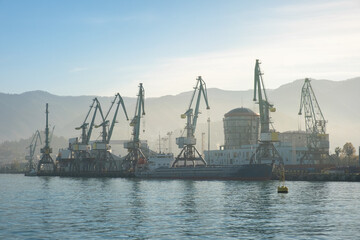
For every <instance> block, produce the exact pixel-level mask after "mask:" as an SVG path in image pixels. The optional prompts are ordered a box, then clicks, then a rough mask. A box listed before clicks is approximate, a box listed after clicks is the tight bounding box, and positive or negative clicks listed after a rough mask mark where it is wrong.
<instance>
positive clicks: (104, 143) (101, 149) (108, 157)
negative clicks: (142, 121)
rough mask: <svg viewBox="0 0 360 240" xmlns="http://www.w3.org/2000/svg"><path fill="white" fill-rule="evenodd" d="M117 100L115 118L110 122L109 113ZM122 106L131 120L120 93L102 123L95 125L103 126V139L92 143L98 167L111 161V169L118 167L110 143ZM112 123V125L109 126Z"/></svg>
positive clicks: (127, 118) (96, 126) (102, 166)
mask: <svg viewBox="0 0 360 240" xmlns="http://www.w3.org/2000/svg"><path fill="white" fill-rule="evenodd" d="M116 101H117V105H116V109H115V113H114V116H113V119H112V121H111V124H110V120H108V117H109V114H110V112H111V110H112V108H113V106H114V104H115V102H116ZM120 105H121V106H122V109H123V110H124V113H125V116H126V120H129V117H128V115H127V112H126V108H125V104H124V100H123V98H122V97H121V95H120V94H119V93H117V94H116V95H115V98H114V100H113V101H112V102H111V105H110V108H109V110H108V112H107V113H106V115H105V117H104V120H103V122H102V123H101V124H99V125H95V128H99V127H102V134H101V135H102V140H101V141H96V142H94V143H93V145H92V152H93V153H94V156H95V159H96V160H97V162H98V164H97V167H96V168H97V169H104V168H106V166H104V164H106V163H109V166H108V169H109V170H111V169H112V168H113V167H115V169H117V165H116V162H115V161H114V158H113V155H112V154H111V153H110V150H111V147H110V145H109V143H110V140H111V136H112V134H113V130H114V127H115V124H116V123H117V121H116V118H117V115H118V112H119V107H120ZM109 125H110V126H109Z"/></svg>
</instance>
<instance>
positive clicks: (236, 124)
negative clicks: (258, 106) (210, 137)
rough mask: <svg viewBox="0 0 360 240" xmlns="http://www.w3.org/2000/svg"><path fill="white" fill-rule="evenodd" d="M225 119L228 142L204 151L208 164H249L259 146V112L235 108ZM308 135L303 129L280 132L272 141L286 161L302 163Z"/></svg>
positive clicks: (225, 134)
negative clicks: (218, 147) (274, 140)
mask: <svg viewBox="0 0 360 240" xmlns="http://www.w3.org/2000/svg"><path fill="white" fill-rule="evenodd" d="M223 122H224V136H225V139H224V142H225V144H224V145H223V146H221V147H220V149H218V150H211V151H205V159H206V161H207V163H208V164H209V165H228V164H230V165H232V164H233V165H241V164H248V163H249V162H250V158H251V156H253V155H254V154H255V152H256V149H257V148H258V146H259V144H258V139H259V136H260V117H259V114H257V113H255V112H253V111H252V110H250V109H248V108H244V107H241V108H235V109H233V110H231V111H229V112H227V113H226V114H225V115H224V119H223ZM308 135H309V134H308V133H306V132H304V131H287V132H283V133H280V134H279V141H278V142H274V143H273V144H274V147H275V148H276V149H277V151H278V152H279V154H280V156H281V157H282V159H283V162H284V164H286V165H289V164H300V163H301V160H302V158H303V156H304V154H305V153H306V152H307V151H308V148H307V139H308ZM255 158H256V156H255Z"/></svg>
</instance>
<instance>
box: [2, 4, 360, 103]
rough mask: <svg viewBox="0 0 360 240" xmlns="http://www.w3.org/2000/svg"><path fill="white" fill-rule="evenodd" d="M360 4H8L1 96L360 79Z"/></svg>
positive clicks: (158, 92) (162, 91) (151, 92)
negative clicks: (260, 78) (259, 74)
mask: <svg viewBox="0 0 360 240" xmlns="http://www.w3.org/2000/svg"><path fill="white" fill-rule="evenodd" d="M359 13H360V1H358V0H354V1H347V0H344V1H341V0H337V1H321V0H315V1H314V0H311V1H306V0H304V1H291V0H283V1H281V0H273V1H265V0H264V1H260V0H259V1H238V0H226V1H220V0H217V1H213V0H171V1H167V0H162V1H159V0H151V1H149V0H143V1H140V0H131V1H130V0H128V1H122V0H117V1H111V0H106V1H100V0H98V1H92V0H77V1H67V0H61V1H60V0H59V1H57V0H53V1H47V0H43V1H40V0H32V1H25V0H23V1H19V0H0V83H1V87H0V92H2V93H22V92H26V91H33V90H43V91H47V92H50V93H52V94H56V95H64V96H69V95H71V96H78V95H99V96H112V95H114V94H115V93H116V92H119V93H120V94H121V95H122V96H127V97H135V96H136V93H137V91H138V85H139V83H140V82H142V83H143V85H144V88H145V92H146V97H159V96H163V95H175V94H178V93H181V92H184V91H191V90H192V88H193V87H194V86H195V84H196V78H197V76H202V78H203V79H204V80H205V82H206V84H207V87H208V88H220V89H224V90H248V89H252V88H253V73H254V66H255V60H256V59H260V60H261V61H262V65H261V68H262V70H263V72H264V81H265V85H266V88H269V89H274V88H277V87H279V86H281V85H283V84H286V83H289V82H292V81H294V80H297V79H303V78H305V77H310V78H314V79H328V80H335V81H339V80H346V79H350V78H354V77H358V76H360V44H359V43H360V14H359Z"/></svg>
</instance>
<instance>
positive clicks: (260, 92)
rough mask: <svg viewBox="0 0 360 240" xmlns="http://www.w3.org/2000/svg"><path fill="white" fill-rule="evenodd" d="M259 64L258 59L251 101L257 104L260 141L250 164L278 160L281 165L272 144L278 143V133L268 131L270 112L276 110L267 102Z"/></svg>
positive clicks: (277, 153)
mask: <svg viewBox="0 0 360 240" xmlns="http://www.w3.org/2000/svg"><path fill="white" fill-rule="evenodd" d="M260 64H261V63H260V61H259V59H256V63H255V70H254V98H253V101H257V103H258V104H259V112H260V125H261V130H260V140H259V145H258V147H257V148H256V151H255V153H254V154H253V155H252V156H251V158H250V163H251V164H253V163H262V162H264V161H267V162H271V163H274V162H275V161H277V160H278V161H279V162H280V164H283V160H282V158H281V156H280V154H279V152H278V151H277V150H276V148H275V147H274V144H273V142H277V141H278V138H279V137H278V133H277V132H275V130H271V129H270V125H271V121H270V112H275V111H276V109H275V108H274V105H273V104H271V103H269V101H268V97H267V94H266V90H265V86H264V80H263V77H262V75H263V73H262V72H261V69H260Z"/></svg>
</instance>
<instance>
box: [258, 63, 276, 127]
mask: <svg viewBox="0 0 360 240" xmlns="http://www.w3.org/2000/svg"><path fill="white" fill-rule="evenodd" d="M260 64H261V63H260V61H259V59H256V64H255V72H254V98H253V101H256V100H257V97H258V100H259V101H258V103H259V111H260V122H261V133H269V132H270V114H269V112H275V111H276V109H275V108H274V105H273V104H270V103H269V101H268V97H267V94H266V90H265V86H264V80H263V77H262V75H263V73H262V72H261V69H260Z"/></svg>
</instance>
